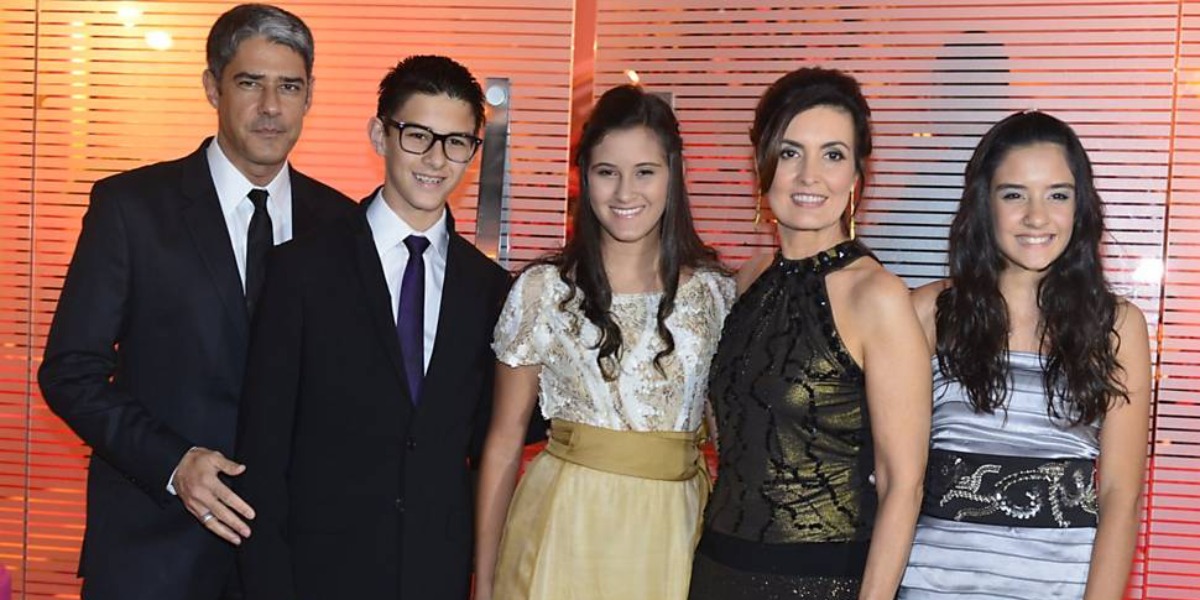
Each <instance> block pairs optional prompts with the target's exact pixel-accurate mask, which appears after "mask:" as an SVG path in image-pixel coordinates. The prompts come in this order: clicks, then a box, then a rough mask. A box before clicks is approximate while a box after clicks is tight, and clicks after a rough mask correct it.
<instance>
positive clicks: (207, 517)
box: [200, 511, 215, 525]
mask: <svg viewBox="0 0 1200 600" xmlns="http://www.w3.org/2000/svg"><path fill="white" fill-rule="evenodd" d="M214 518H215V517H214V515H213V514H212V511H209V512H206V513H204V514H202V515H200V523H202V524H204V525H208V522H209V521H211V520H213V519H214Z"/></svg>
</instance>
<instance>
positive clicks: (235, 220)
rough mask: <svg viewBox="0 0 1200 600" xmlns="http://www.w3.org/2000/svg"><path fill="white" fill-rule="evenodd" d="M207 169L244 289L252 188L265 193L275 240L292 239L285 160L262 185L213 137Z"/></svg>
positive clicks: (289, 182) (251, 212) (290, 183)
mask: <svg viewBox="0 0 1200 600" xmlns="http://www.w3.org/2000/svg"><path fill="white" fill-rule="evenodd" d="M208 170H209V171H210V172H211V173H212V178H213V185H214V186H216V188H217V198H218V199H219V200H220V201H221V214H222V215H224V217H225V227H226V228H227V229H228V230H229V241H231V242H233V256H234V258H235V259H236V260H237V268H238V275H240V276H241V278H242V289H243V290H244V289H246V234H247V232H249V231H250V217H253V216H254V203H253V202H251V201H250V198H249V197H248V196H247V195H246V194H249V193H250V190H252V189H254V188H259V187H261V188H263V189H265V190H267V193H268V194H270V195H269V196H267V214H269V215H271V230H272V231H271V233H272V235H273V236H274V241H275V243H276V244H282V243H284V242H286V241H288V240H290V239H292V178H291V175H290V173H289V172H288V165H287V163H284V164H283V168H282V169H280V170H279V173H278V174H276V175H275V178H274V179H272V180H271V182H270V183H268V184H267V185H266V186H265V187H263V186H258V185H254V184H253V183H250V180H249V179H246V176H245V175H243V174H242V172H241V171H239V170H237V167H235V166H233V163H231V162H229V159H228V158H226V157H225V153H224V152H223V151H222V150H221V146H220V144H218V143H217V140H216V138H213V141H212V143H211V144H209V145H208Z"/></svg>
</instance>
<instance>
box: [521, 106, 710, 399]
mask: <svg viewBox="0 0 1200 600" xmlns="http://www.w3.org/2000/svg"><path fill="white" fill-rule="evenodd" d="M634 127H645V128H646V129H647V130H649V131H650V132H652V133H653V134H654V135H655V137H657V138H658V140H659V142H660V143H661V144H662V148H663V152H664V154H665V155H666V159H667V173H668V177H669V182H668V184H667V205H666V209H665V210H664V212H663V216H662V221H661V222H660V224H659V237H660V246H659V254H658V266H659V274H660V276H661V277H662V286H663V294H662V299H661V300H660V301H659V303H658V313H657V318H658V327H657V331H658V337H659V339H661V340H662V342H663V349H662V350H660V351H659V352H658V353H657V354H656V355H655V356H654V365H655V367H656V368H657V369H658V370H659V372H662V370H663V368H662V359H663V358H665V357H666V356H668V355H670V354H671V353H672V352H674V351H675V338H674V336H672V335H671V331H670V330H669V329H667V325H666V322H667V318H668V317H670V316H671V312H672V311H673V310H674V308H675V294H676V292H677V291H678V289H679V276H680V272H681V271H682V270H683V269H685V268H686V269H692V270H696V269H702V268H708V269H717V270H723V268H722V267H721V263H720V261H719V260H718V258H717V252H716V250H713V249H712V248H711V247H709V246H707V245H705V244H704V242H703V241H701V239H700V236H699V234H697V233H696V228H695V226H694V225H693V223H692V211H691V208H690V205H689V203H688V195H687V188H686V186H685V183H684V174H683V138H682V137H681V136H680V134H679V121H677V120H676V119H675V113H674V112H672V110H671V107H670V106H668V105H667V103H666V102H665V101H664V100H663V99H661V98H659V97H657V96H655V95H653V94H650V93H648V92H646V91H644V90H642V89H641V88H640V87H636V86H632V85H622V86H617V87H615V88H613V89H611V90H608V91H607V92H605V93H604V95H602V96H601V97H600V99H599V100H598V101H597V102H596V106H595V108H593V109H592V114H591V116H590V117H589V118H588V120H587V123H585V124H584V126H583V134H582V136H581V137H580V139H579V149H578V151H577V153H576V156H575V166H576V167H577V168H578V170H579V171H578V172H579V201H578V202H576V203H575V212H574V214H573V215H572V217H571V218H572V235H571V237H570V238H569V239H568V240H567V243H566V245H565V246H564V247H563V249H562V250H561V251H560V252H558V253H555V254H552V255H550V256H547V257H545V258H543V259H541V260H539V261H538V263H539V264H552V265H554V266H556V267H557V268H558V274H559V277H561V278H562V280H563V282H564V283H566V284H567V286H568V287H569V288H570V290H571V291H570V293H569V294H568V295H567V297H566V298H565V299H564V300H563V301H562V303H561V304H560V307H561V308H562V309H564V310H566V308H567V305H568V304H569V303H570V302H572V301H573V300H574V299H575V298H576V296H577V295H578V297H579V299H580V304H581V308H582V310H583V314H584V316H585V317H587V319H588V321H591V322H592V323H593V324H594V325H595V326H596V327H597V328H599V329H600V340H599V342H598V344H597V348H598V349H599V351H600V352H599V356H597V358H596V362H597V363H598V364H599V366H600V372H601V373H602V374H603V375H604V378H605V379H607V380H609V381H611V380H613V379H615V378H616V376H617V370H618V369H617V364H618V361H619V360H620V357H621V343H622V340H621V328H620V327H618V326H617V323H616V321H614V320H613V318H612V315H611V314H610V312H609V310H610V308H611V307H612V296H613V292H612V286H611V285H610V284H609V281H608V274H607V273H606V272H605V270H604V260H603V258H602V256H601V253H600V239H601V233H602V232H601V225H600V221H599V219H597V217H596V213H595V212H594V211H593V210H592V203H591V201H590V189H591V186H590V185H589V184H588V173H589V170H590V167H591V161H592V150H593V149H595V147H596V146H597V145H598V144H599V143H600V142H601V141H602V140H603V139H604V137H605V136H606V135H608V134H609V133H612V132H614V131H622V130H627V129H632V128H634Z"/></svg>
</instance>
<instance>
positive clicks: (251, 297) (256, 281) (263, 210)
mask: <svg viewBox="0 0 1200 600" xmlns="http://www.w3.org/2000/svg"><path fill="white" fill-rule="evenodd" d="M246 196H248V197H249V198H250V202H251V203H253V204H254V216H252V217H250V229H249V230H248V231H247V232H246V310H247V312H249V313H250V314H251V315H253V314H254V307H255V306H257V305H258V297H259V296H261V295H262V287H263V278H264V276H265V275H266V271H267V253H268V252H269V251H270V250H271V246H274V245H275V239H274V237H275V235H274V233H273V232H272V231H271V230H272V227H271V215H270V214H269V213H267V196H268V194H267V190H263V189H258V188H255V189H252V190H250V193H248V194H246Z"/></svg>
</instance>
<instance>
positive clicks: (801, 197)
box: [791, 194, 828, 206]
mask: <svg viewBox="0 0 1200 600" xmlns="http://www.w3.org/2000/svg"><path fill="white" fill-rule="evenodd" d="M827 198H828V197H827V196H821V195H818V194H792V196H791V200H792V204H795V205H796V206H820V205H822V204H824V203H825V200H826V199H827Z"/></svg>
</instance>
